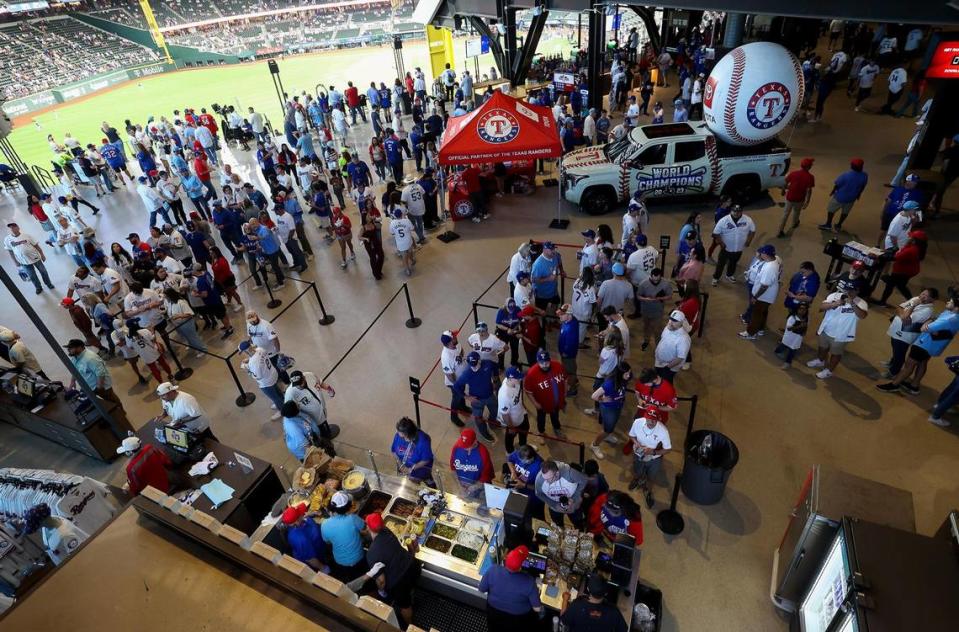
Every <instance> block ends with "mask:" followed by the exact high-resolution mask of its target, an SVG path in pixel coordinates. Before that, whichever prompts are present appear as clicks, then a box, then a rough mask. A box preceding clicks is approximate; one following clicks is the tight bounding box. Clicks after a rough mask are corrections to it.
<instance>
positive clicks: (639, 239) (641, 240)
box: [636, 235, 649, 246]
mask: <svg viewBox="0 0 959 632" xmlns="http://www.w3.org/2000/svg"><path fill="white" fill-rule="evenodd" d="M636 243H637V244H639V245H640V246H645V245H646V244H648V243H649V238H648V237H646V235H637V236H636Z"/></svg>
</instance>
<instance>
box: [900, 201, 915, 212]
mask: <svg viewBox="0 0 959 632" xmlns="http://www.w3.org/2000/svg"><path fill="white" fill-rule="evenodd" d="M902 210H904V211H918V210H919V202H916V201H915V200H909V201H908V202H906V203H905V204H903V205H902Z"/></svg>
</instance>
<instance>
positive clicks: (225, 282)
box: [210, 246, 243, 312]
mask: <svg viewBox="0 0 959 632" xmlns="http://www.w3.org/2000/svg"><path fill="white" fill-rule="evenodd" d="M210 258H211V259H213V263H211V264H210V269H211V270H212V272H213V282H214V283H216V284H217V286H218V289H219V290H220V292H221V293H222V294H224V295H225V296H226V299H227V301H226V302H227V305H229V304H230V303H233V311H234V312H238V311H240V310H241V309H243V300H242V299H241V298H240V295H239V294H237V292H236V276H235V275H234V274H233V268H231V267H230V260H229V259H227V258H226V257H224V256H223V253H222V252H220V249H219V248H218V247H217V246H211V247H210Z"/></svg>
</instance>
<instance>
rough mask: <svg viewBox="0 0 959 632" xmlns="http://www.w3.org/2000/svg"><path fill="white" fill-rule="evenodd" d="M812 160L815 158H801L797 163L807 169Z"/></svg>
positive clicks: (814, 160)
mask: <svg viewBox="0 0 959 632" xmlns="http://www.w3.org/2000/svg"><path fill="white" fill-rule="evenodd" d="M814 162H816V159H815V158H803V159H802V162H800V163H799V166H800V167H802V168H803V169H809V168H811V167H812V164H813V163H814Z"/></svg>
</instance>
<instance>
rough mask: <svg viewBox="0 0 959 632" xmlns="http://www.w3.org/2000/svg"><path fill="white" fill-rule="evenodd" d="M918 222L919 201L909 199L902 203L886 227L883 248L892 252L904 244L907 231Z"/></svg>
mask: <svg viewBox="0 0 959 632" xmlns="http://www.w3.org/2000/svg"><path fill="white" fill-rule="evenodd" d="M919 222H920V217H919V202H916V201H915V200H909V201H908V202H905V203H903V205H902V210H900V211H899V212H898V213H896V215H895V217H893V218H892V221H890V222H889V226H888V227H887V229H886V236H885V238H884V239H883V243H882V248H883V250H886V251H890V252H894V251H896V250H898V249H900V248H902V247H903V246H905V245H906V240H907V239H908V238H909V231H910V230H911V229H912V227H913V225H915V224H918V223H919Z"/></svg>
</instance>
